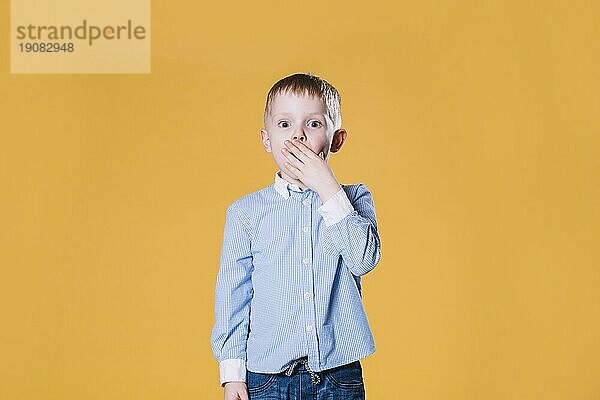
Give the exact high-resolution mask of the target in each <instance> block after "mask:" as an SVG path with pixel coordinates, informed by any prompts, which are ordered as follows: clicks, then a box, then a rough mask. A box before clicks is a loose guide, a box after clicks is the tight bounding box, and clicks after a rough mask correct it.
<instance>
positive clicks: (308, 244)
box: [300, 192, 318, 357]
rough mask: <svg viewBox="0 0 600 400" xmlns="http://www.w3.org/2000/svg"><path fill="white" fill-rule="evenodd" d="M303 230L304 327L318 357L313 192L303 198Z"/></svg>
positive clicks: (307, 341) (311, 346)
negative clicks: (313, 262)
mask: <svg viewBox="0 0 600 400" xmlns="http://www.w3.org/2000/svg"><path fill="white" fill-rule="evenodd" d="M302 205H303V206H302V221H301V222H302V224H301V225H300V226H301V227H302V231H303V232H304V234H302V235H300V239H301V248H300V251H301V253H300V254H301V257H302V260H301V261H302V265H303V266H305V267H309V268H304V272H303V275H304V276H305V277H306V278H305V279H304V282H305V283H304V285H303V289H304V290H303V291H302V294H301V296H302V298H303V299H304V300H303V309H304V329H305V332H306V343H307V345H308V349H307V350H308V353H309V354H311V355H312V354H314V355H315V357H318V344H317V337H316V334H315V333H316V328H315V310H314V304H313V302H312V301H311V300H312V298H313V294H312V288H313V285H314V276H313V269H312V268H311V266H312V251H313V249H312V235H311V228H310V227H311V226H312V218H313V216H312V193H310V192H309V193H307V197H306V198H304V199H303V200H302Z"/></svg>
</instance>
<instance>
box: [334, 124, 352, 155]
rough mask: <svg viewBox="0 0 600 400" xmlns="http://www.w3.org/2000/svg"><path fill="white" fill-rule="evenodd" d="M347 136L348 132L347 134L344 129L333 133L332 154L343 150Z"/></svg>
mask: <svg viewBox="0 0 600 400" xmlns="http://www.w3.org/2000/svg"><path fill="white" fill-rule="evenodd" d="M347 136H348V132H346V130H345V129H343V128H340V129H338V130H337V131H335V132H333V138H332V139H331V152H332V153H336V152H338V151H339V150H340V149H341V148H342V145H343V144H344V142H345V141H346V137H347Z"/></svg>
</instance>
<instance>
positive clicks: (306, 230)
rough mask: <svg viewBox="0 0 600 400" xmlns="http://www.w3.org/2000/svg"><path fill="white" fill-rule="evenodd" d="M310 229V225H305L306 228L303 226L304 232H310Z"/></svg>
mask: <svg viewBox="0 0 600 400" xmlns="http://www.w3.org/2000/svg"><path fill="white" fill-rule="evenodd" d="M309 229H310V228H309V227H308V226H305V227H304V228H302V230H303V231H304V232H308V230H309Z"/></svg>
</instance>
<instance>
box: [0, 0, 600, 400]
mask: <svg viewBox="0 0 600 400" xmlns="http://www.w3.org/2000/svg"><path fill="white" fill-rule="evenodd" d="M9 11H10V10H9V5H8V2H2V6H1V8H0V13H1V14H0V21H1V24H2V27H3V29H2V32H3V34H2V37H1V40H0V51H1V52H0V54H2V57H1V59H0V69H1V70H0V93H1V95H0V113H1V114H0V133H1V144H0V187H1V191H2V192H1V195H0V204H1V207H0V224H1V226H2V229H0V246H1V247H0V266H1V277H0V318H1V321H2V327H1V329H0V398H2V399H7V400H8V399H10V400H17V399H60V400H66V399H86V400H89V399H147V400H149V399H209V398H210V399H217V398H221V397H222V389H221V388H220V386H219V384H218V379H219V376H218V367H217V363H216V360H215V359H214V358H213V355H212V351H211V349H210V343H209V336H210V330H211V328H212V324H213V322H214V320H213V318H214V317H213V290H214V282H215V277H216V273H217V269H218V260H219V253H220V245H221V240H222V233H223V225H224V221H225V208H226V206H227V205H228V204H230V203H231V202H233V201H234V200H235V199H237V198H239V197H241V196H242V195H244V194H246V193H249V192H252V191H254V190H257V189H258V188H261V187H264V186H266V185H269V184H271V183H272V182H273V174H274V172H275V170H276V166H275V164H274V162H273V161H272V158H271V155H270V154H268V153H265V152H264V150H263V149H262V147H261V143H260V139H259V138H260V136H259V129H260V128H261V126H262V111H263V107H264V98H265V96H266V93H267V91H268V89H269V88H270V87H271V85H272V84H273V83H274V82H275V81H276V80H278V79H279V78H281V77H283V76H285V75H288V74H291V73H293V72H298V71H311V72H314V73H316V74H319V75H321V76H323V77H324V78H325V79H328V80H329V81H330V82H331V83H332V84H334V85H335V86H336V87H337V88H338V89H339V90H340V92H341V94H342V112H343V125H344V127H345V128H346V129H347V130H348V132H349V135H348V140H347V142H346V144H345V145H344V147H343V149H342V151H341V152H340V153H337V154H334V155H332V158H331V165H332V168H333V170H334V172H335V174H336V176H337V177H338V179H339V180H340V181H341V182H342V183H358V182H363V183H365V184H367V185H368V187H369V188H370V189H371V191H372V193H373V195H374V201H375V205H376V211H377V217H378V222H379V230H380V235H381V239H382V257H383V258H382V261H381V262H380V264H379V265H378V266H377V268H376V269H375V270H374V271H373V272H371V273H370V274H368V275H366V276H365V277H364V279H363V284H364V296H365V298H364V303H365V307H366V309H367V313H368V315H369V320H370V323H371V326H372V329H373V332H374V335H375V340H376V344H377V351H376V353H375V354H374V355H372V356H369V357H367V358H365V359H363V360H362V363H363V368H364V377H365V381H366V387H367V396H368V398H369V399H371V400H377V399H412V400H417V399H486V400H493V399H511V400H512V399H544V400H549V399H569V400H572V399H599V398H600V270H599V261H600V250H599V246H598V236H599V234H600V232H599V228H598V223H599V222H600V221H599V220H600V212H599V209H600V207H599V206H600V204H599V198H600V189H599V188H600V186H599V183H600V181H599V178H600V176H599V173H598V171H599V167H600V165H599V157H598V156H599V154H598V149H599V148H600V147H599V146H600V140H599V131H600V130H599V128H600V122H599V119H598V110H599V109H600V107H599V106H600V104H599V100H600V80H599V78H598V71H599V70H600V63H599V61H600V54H599V52H600V46H599V44H598V43H600V19H599V17H598V16H599V15H600V3H599V2H597V1H532V2H525V1H515V0H511V1H464V0H463V1H457V0H453V1H438V2H433V1H419V2H414V1H411V2H407V1H402V2H391V1H389V2H356V3H353V4H352V3H349V2H347V1H345V2H342V1H339V2H327V3H326V2H321V1H319V2H312V1H303V2H299V3H290V4H285V3H283V2H278V1H277V2H275V1H273V2H256V1H255V2H237V3H235V2H234V3H231V2H215V3H213V4H210V5H208V4H206V3H203V2H194V1H177V0H174V1H169V2H167V1H162V2H158V1H155V2H154V3H153V4H152V26H151V33H152V73H151V74H150V75H83V74H82V75H77V74H73V75H68V74H65V75H11V74H10V73H9V71H10V61H9V57H8V54H9V37H8V28H7V29H4V28H5V27H7V26H8V25H7V24H8V22H9Z"/></svg>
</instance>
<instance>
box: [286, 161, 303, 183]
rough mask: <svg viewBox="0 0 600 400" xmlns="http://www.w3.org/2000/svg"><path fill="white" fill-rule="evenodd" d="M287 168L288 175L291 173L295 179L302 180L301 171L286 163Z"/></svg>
mask: <svg viewBox="0 0 600 400" xmlns="http://www.w3.org/2000/svg"><path fill="white" fill-rule="evenodd" d="M285 168H286V169H287V171H288V173H290V174H291V175H292V176H293V177H294V178H296V179H300V175H301V171H300V170H299V169H298V168H296V167H294V166H293V165H292V164H290V163H289V162H286V163H285Z"/></svg>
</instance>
